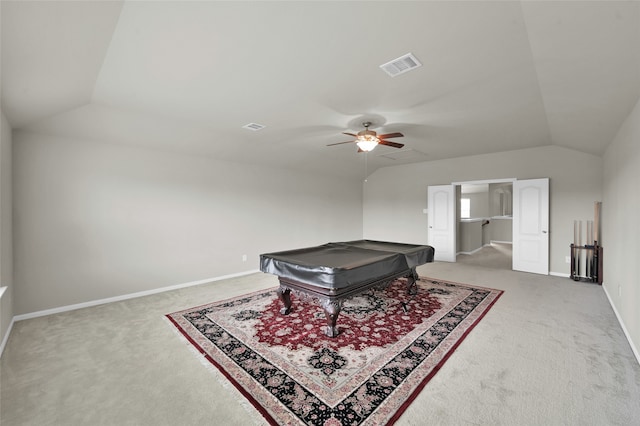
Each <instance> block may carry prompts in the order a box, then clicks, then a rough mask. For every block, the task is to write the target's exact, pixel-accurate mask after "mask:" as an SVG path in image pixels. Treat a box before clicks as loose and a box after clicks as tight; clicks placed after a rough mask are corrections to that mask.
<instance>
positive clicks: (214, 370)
mask: <svg viewBox="0 0 640 426" xmlns="http://www.w3.org/2000/svg"><path fill="white" fill-rule="evenodd" d="M170 315H171V314H167V315H164V320H165V321H166V322H167V323H168V324H169V325H170V326H171V327H169V328H171V329H172V330H173V333H175V334H176V335H178V336H180V337H181V339H180V340H181V341H182V342H183V343H185V346H186V347H187V348H188V350H189V351H190V352H192V353H193V354H194V355H196V358H198V360H199V361H200V364H202V365H203V366H204V367H205V368H206V369H207V370H208V371H209V373H211V375H212V376H214V377H215V378H216V380H217V381H218V383H219V384H220V385H221V386H222V387H223V388H224V389H226V390H229V391H230V392H232V393H233V394H234V396H236V400H237V401H238V402H239V403H240V405H241V406H242V408H243V409H244V410H245V411H246V412H247V414H248V415H249V417H250V418H251V420H253V422H254V424H255V425H264V424H265V420H266V421H267V422H268V424H277V423H274V422H272V421H270V420H269V418H271V416H269V414H268V413H262V410H261V409H260V408H258V407H256V405H255V404H257V402H256V403H254V401H253V398H252V397H251V395H249V394H245V393H244V392H242V390H241V389H239V388H238V386H239V385H238V384H237V383H236V381H235V380H234V379H233V377H230V376H227V375H225V374H224V373H223V372H222V370H221V368H220V366H219V365H218V363H216V362H215V361H214V360H213V359H212V358H211V357H210V356H209V355H207V354H206V353H205V352H204V350H203V349H202V348H201V347H200V345H198V344H197V343H196V342H194V341H193V340H192V339H191V338H190V337H189V336H187V335H186V334H185V333H184V331H183V330H182V327H180V325H179V324H177V323H176V322H175V321H174V320H173V318H171V317H170ZM267 416H268V417H269V418H267Z"/></svg>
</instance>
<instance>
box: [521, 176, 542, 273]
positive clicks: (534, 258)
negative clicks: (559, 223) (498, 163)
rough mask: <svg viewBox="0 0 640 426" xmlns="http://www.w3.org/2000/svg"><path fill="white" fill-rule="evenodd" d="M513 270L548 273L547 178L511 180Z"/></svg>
mask: <svg viewBox="0 0 640 426" xmlns="http://www.w3.org/2000/svg"><path fill="white" fill-rule="evenodd" d="M513 270H514V271H523V272H533V273H536V274H544V275H548V274H549V179H547V178H545V179H530V180H516V181H514V182H513Z"/></svg>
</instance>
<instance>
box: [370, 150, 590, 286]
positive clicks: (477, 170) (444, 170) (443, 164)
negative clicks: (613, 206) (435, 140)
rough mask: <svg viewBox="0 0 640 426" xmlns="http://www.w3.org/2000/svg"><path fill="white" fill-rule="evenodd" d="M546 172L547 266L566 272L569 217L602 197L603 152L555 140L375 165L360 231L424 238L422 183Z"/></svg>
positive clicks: (582, 215)
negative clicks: (554, 142)
mask: <svg viewBox="0 0 640 426" xmlns="http://www.w3.org/2000/svg"><path fill="white" fill-rule="evenodd" d="M542 177H548V178H550V181H549V185H550V189H549V192H550V202H549V209H550V224H549V226H550V230H549V232H550V243H549V244H550V250H549V255H550V260H549V265H550V270H551V272H556V273H562V274H569V272H570V271H569V265H568V264H566V263H565V257H566V256H567V255H569V254H570V252H569V246H570V244H571V243H572V240H573V221H574V220H576V219H577V220H583V221H586V220H591V219H593V204H594V202H595V201H601V200H602V188H601V185H602V158H600V157H596V156H594V155H589V154H584V153H580V152H577V151H573V150H570V149H566V148H562V147H558V146H544V147H539V148H532V149H524V150H517V151H508V152H501V153H496V154H485V155H476V156H470V157H461V158H454V159H449V160H440V161H427V162H423V163H415V164H409V165H401V166H393V167H386V168H382V169H378V170H377V171H376V172H374V173H373V174H372V175H371V176H369V177H368V179H367V183H366V184H365V186H364V215H363V220H364V237H365V238H370V239H381V240H390V241H404V242H407V243H419V244H425V243H426V242H427V215H426V214H424V213H423V209H424V208H426V207H427V187H428V186H430V185H444V184H450V183H451V182H465V181H474V180H490V179H507V178H517V179H533V178H542Z"/></svg>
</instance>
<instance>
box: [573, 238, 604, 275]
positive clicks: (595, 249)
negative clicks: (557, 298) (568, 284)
mask: <svg viewBox="0 0 640 426" xmlns="http://www.w3.org/2000/svg"><path fill="white" fill-rule="evenodd" d="M602 250H603V249H602V246H600V245H598V242H597V241H595V242H594V244H593V245H584V246H578V245H575V244H571V276H570V278H571V279H572V280H574V281H589V282H592V283H598V284H600V285H602ZM583 256H584V259H586V262H585V263H584V270H585V271H584V272H585V274H584V275H580V273H581V271H580V269H581V268H580V266H581V265H582V262H581V261H580V259H581V258H583Z"/></svg>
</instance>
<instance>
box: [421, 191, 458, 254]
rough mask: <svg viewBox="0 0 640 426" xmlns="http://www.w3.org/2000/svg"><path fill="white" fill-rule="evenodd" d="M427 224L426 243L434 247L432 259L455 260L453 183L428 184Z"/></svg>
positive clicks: (454, 199)
mask: <svg viewBox="0 0 640 426" xmlns="http://www.w3.org/2000/svg"><path fill="white" fill-rule="evenodd" d="M427 195H428V203H429V218H428V220H427V224H428V226H429V230H428V237H427V243H428V244H429V245H430V246H432V247H433V248H434V249H435V254H434V260H442V261H445V262H455V261H456V196H455V195H456V191H455V186H454V185H438V186H430V187H429V188H428V190H427Z"/></svg>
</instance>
